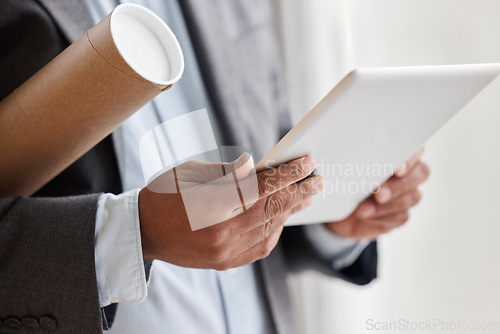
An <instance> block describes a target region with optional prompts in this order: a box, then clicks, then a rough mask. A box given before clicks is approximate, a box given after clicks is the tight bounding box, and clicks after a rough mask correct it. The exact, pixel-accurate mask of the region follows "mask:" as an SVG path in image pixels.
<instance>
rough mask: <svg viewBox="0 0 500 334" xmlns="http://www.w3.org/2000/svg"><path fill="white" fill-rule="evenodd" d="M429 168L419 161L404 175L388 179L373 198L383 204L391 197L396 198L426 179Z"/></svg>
mask: <svg viewBox="0 0 500 334" xmlns="http://www.w3.org/2000/svg"><path fill="white" fill-rule="evenodd" d="M429 174H430V169H429V167H428V166H427V164H425V163H423V162H421V161H419V162H418V163H417V164H416V165H415V166H414V167H413V169H412V170H410V171H409V172H408V173H407V174H406V175H405V176H404V177H402V178H399V177H393V178H391V179H389V180H388V181H387V182H386V183H385V184H384V185H382V187H381V188H380V190H379V191H378V192H377V193H375V194H374V198H375V200H376V201H377V202H378V203H380V204H384V203H387V202H389V201H390V200H391V199H393V198H397V197H399V196H400V195H402V194H403V193H405V192H408V191H410V190H412V189H415V188H417V187H418V186H419V185H420V184H421V183H422V182H424V181H425V180H427V178H428V177H429Z"/></svg>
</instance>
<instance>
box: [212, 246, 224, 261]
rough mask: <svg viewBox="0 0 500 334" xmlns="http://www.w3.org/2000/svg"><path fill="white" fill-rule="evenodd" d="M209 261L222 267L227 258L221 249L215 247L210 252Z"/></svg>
mask: <svg viewBox="0 0 500 334" xmlns="http://www.w3.org/2000/svg"><path fill="white" fill-rule="evenodd" d="M209 256H210V260H211V261H212V262H214V263H215V264H217V265H224V262H225V260H226V258H227V252H226V250H225V249H224V248H222V247H217V248H215V249H213V250H212V251H211V252H210V255H209Z"/></svg>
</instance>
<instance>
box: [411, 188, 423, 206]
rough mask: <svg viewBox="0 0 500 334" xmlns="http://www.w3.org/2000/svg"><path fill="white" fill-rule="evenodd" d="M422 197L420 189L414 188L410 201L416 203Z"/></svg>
mask: <svg viewBox="0 0 500 334" xmlns="http://www.w3.org/2000/svg"><path fill="white" fill-rule="evenodd" d="M421 199H422V192H420V190H418V189H417V190H415V191H414V192H413V194H412V203H413V205H415V204H418V203H419V202H420V200H421Z"/></svg>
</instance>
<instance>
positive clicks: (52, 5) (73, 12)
mask: <svg viewBox="0 0 500 334" xmlns="http://www.w3.org/2000/svg"><path fill="white" fill-rule="evenodd" d="M38 1H39V2H40V3H41V4H42V6H43V7H44V8H45V9H46V10H47V11H48V12H49V13H50V15H51V16H52V17H53V18H54V21H55V22H56V24H57V26H58V27H59V29H60V30H61V32H62V33H63V35H64V37H65V38H66V39H67V40H68V42H69V43H73V42H74V41H75V40H77V39H78V38H79V37H80V36H82V35H83V34H84V33H85V32H86V31H87V30H88V29H90V28H91V27H92V26H93V25H94V22H93V20H92V16H91V15H90V12H89V9H88V8H87V5H86V3H85V1H83V0H38Z"/></svg>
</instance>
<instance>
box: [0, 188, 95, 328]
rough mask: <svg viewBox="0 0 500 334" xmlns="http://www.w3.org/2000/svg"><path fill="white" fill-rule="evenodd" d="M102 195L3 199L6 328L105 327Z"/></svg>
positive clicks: (0, 260)
mask: <svg viewBox="0 0 500 334" xmlns="http://www.w3.org/2000/svg"><path fill="white" fill-rule="evenodd" d="M98 198H99V195H85V196H74V197H62V198H24V197H19V198H8V199H0V272H1V273H2V274H1V275H2V278H1V279H0V301H1V303H0V319H1V321H2V324H3V328H0V332H14V333H16V332H24V331H26V330H27V329H30V331H29V332H30V333H101V332H102V320H101V319H102V315H101V309H100V308H99V297H98V292H97V283H96V272H95V261H94V238H95V216H96V209H97V201H98ZM19 324H20V326H19ZM30 326H32V328H33V329H31V328H30ZM36 328H38V329H36ZM47 330H48V331H47Z"/></svg>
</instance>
